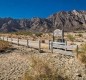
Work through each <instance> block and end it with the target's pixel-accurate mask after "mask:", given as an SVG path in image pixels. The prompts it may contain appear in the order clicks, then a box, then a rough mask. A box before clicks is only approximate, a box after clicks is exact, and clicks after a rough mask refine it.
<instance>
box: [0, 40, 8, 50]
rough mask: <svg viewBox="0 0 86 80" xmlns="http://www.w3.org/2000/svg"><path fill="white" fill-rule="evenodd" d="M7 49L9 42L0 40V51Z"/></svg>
mask: <svg viewBox="0 0 86 80" xmlns="http://www.w3.org/2000/svg"><path fill="white" fill-rule="evenodd" d="M7 48H9V42H7V41H2V40H0V51H2V50H5V49H7Z"/></svg>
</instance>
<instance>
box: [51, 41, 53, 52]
mask: <svg viewBox="0 0 86 80" xmlns="http://www.w3.org/2000/svg"><path fill="white" fill-rule="evenodd" d="M51 53H53V41H51Z"/></svg>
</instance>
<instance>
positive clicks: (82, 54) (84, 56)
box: [78, 43, 86, 64]
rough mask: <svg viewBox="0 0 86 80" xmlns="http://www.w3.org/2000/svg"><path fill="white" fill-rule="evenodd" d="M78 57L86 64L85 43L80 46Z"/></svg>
mask: <svg viewBox="0 0 86 80" xmlns="http://www.w3.org/2000/svg"><path fill="white" fill-rule="evenodd" d="M78 59H79V60H80V61H81V62H82V63H84V64H86V43H85V44H83V45H82V46H81V48H80V49H79V51H78Z"/></svg>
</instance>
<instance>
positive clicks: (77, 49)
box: [76, 45, 79, 58]
mask: <svg viewBox="0 0 86 80" xmlns="http://www.w3.org/2000/svg"><path fill="white" fill-rule="evenodd" d="M78 49H79V47H78V45H77V48H76V57H77V58H78Z"/></svg>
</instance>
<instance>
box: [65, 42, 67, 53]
mask: <svg viewBox="0 0 86 80" xmlns="http://www.w3.org/2000/svg"><path fill="white" fill-rule="evenodd" d="M65 46H67V41H65ZM66 50H67V47H66V48H65V51H66Z"/></svg>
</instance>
